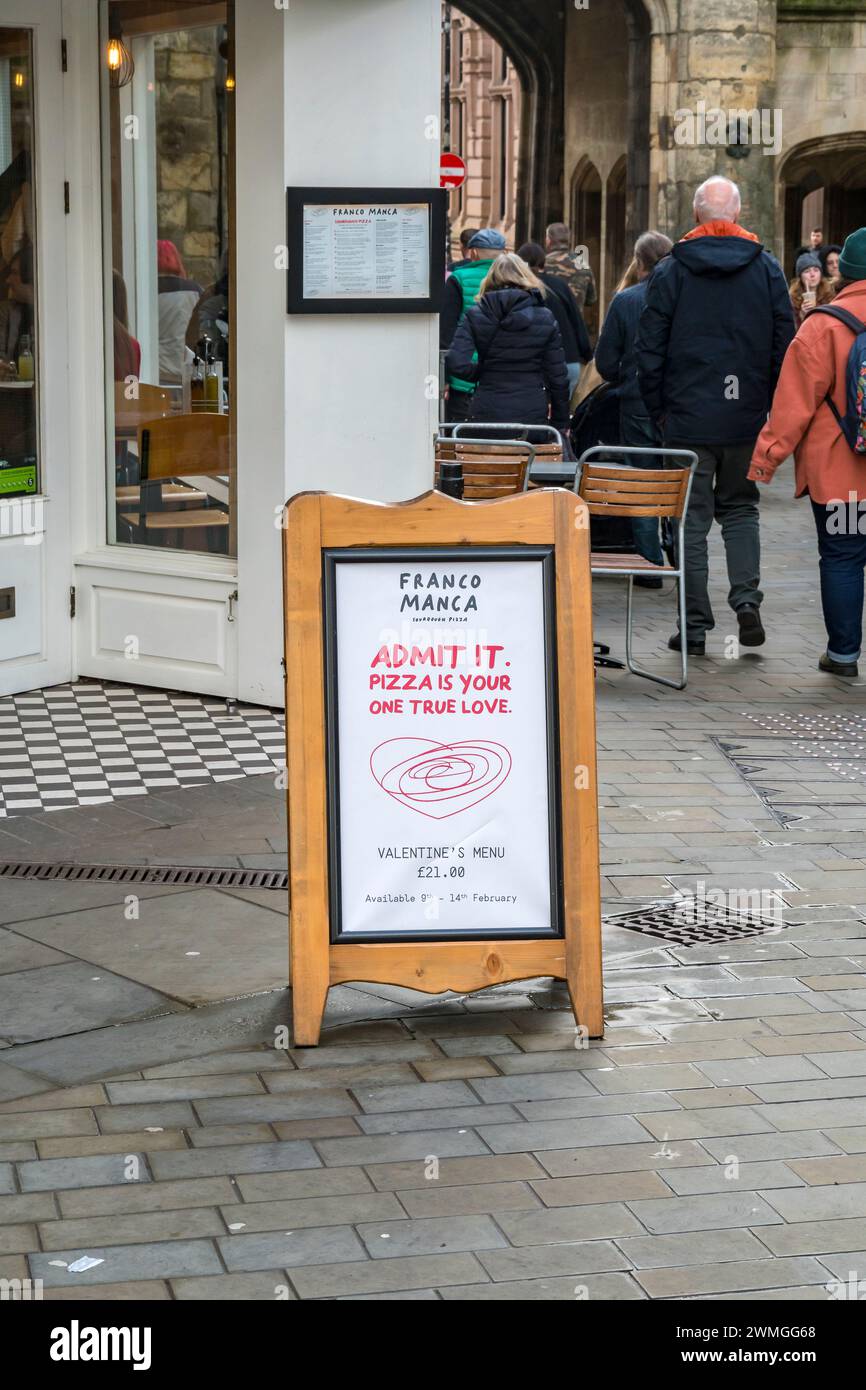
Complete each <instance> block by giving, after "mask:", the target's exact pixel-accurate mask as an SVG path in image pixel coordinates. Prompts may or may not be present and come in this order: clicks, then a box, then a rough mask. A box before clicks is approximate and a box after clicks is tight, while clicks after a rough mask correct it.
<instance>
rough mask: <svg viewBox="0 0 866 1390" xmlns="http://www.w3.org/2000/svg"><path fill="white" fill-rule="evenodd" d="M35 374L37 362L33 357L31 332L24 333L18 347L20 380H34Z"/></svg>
mask: <svg viewBox="0 0 866 1390" xmlns="http://www.w3.org/2000/svg"><path fill="white" fill-rule="evenodd" d="M35 376H36V363H35V361H34V358H33V348H32V346H31V338H30V334H29V333H22V334H21V342H20V344H19V348H18V380H19V381H33V380H34V379H35Z"/></svg>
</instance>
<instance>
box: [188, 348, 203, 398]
mask: <svg viewBox="0 0 866 1390" xmlns="http://www.w3.org/2000/svg"><path fill="white" fill-rule="evenodd" d="M189 400H190V408H191V409H192V410H193V411H196V410H204V403H205V401H204V363H203V362H202V360H201V358H200V357H199V355H198V353H196V354H195V357H194V358H193V363H192V371H191V373H190V379H189Z"/></svg>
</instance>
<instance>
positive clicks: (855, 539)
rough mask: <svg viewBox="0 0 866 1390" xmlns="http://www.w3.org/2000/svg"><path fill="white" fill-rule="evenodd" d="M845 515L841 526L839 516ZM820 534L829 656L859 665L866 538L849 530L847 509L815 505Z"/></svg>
mask: <svg viewBox="0 0 866 1390" xmlns="http://www.w3.org/2000/svg"><path fill="white" fill-rule="evenodd" d="M840 510H841V511H842V516H841V526H842V527H843V528H846V529H844V530H841V531H840V530H838V529H837V528H838V527H839V526H840V517H839V512H840ZM812 511H813V513H814V516H815V525H816V527H817V530H818V554H819V556H820V572H821V606H822V608H823V610H824V626H825V627H826V629H827V655H828V656H829V657H830V658H831V659H832V660H833V661H856V660H857V658H858V656H859V655H860V644H861V639H862V635H863V567H864V565H866V535H861V534H860V533H859V531H858V530H856V529H854V528H853V527H852V528H848V509H847V508H845V509H839V508H837V507H825V506H824V505H823V504H822V503H820V502H813V503H812ZM858 519H859V513H858Z"/></svg>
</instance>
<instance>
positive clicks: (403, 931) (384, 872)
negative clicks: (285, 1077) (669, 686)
mask: <svg viewBox="0 0 866 1390" xmlns="http://www.w3.org/2000/svg"><path fill="white" fill-rule="evenodd" d="M324 562H325V569H324V580H325V610H324V618H325V632H326V635H327V645H326V652H325V689H326V692H327V709H326V718H327V732H328V756H329V767H330V776H329V795H330V800H329V830H330V846H329V854H330V863H331V875H330V883H331V936H332V940H335V941H341V940H362V941H385V940H397V941H400V940H404V941H405V940H414V939H417V938H419V937H420V938H426V939H429V940H442V939H446V938H455V937H456V938H461V939H478V938H483V937H491V936H493V937H498V936H503V935H506V936H512V935H517V936H521V937H535V936H551V935H561V907H560V876H559V861H560V842H559V816H558V798H557V796H556V788H557V784H558V768H557V756H558V749H557V740H556V738H555V737H554V730H555V728H556V725H557V693H556V658H555V640H554V632H553V623H554V593H553V586H554V563H553V549H552V547H550V546H547V547H544V546H541V547H537V546H523V547H512V548H507V547H505V548H503V547H496V546H478V547H475V546H464V547H462V548H461V549H458V550H454V549H444V548H443V549H439V548H434V547H430V548H428V549H418V548H417V547H403V548H394V549H387V550H377V551H374V552H369V551H358V550H349V551H340V550H328V551H326V552H325V554H324Z"/></svg>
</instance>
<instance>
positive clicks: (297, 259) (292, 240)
mask: <svg viewBox="0 0 866 1390" xmlns="http://www.w3.org/2000/svg"><path fill="white" fill-rule="evenodd" d="M447 199H448V194H447V192H446V190H445V189H443V188H312V187H292V188H287V189H286V246H287V248H288V253H289V267H288V271H287V276H286V279H287V311H288V313H289V314H438V313H439V310H440V307H441V303H442V292H443V290H444V288H445V269H446V266H445V250H446V248H445V238H446V209H447ZM355 203H369V204H376V203H379V204H385V203H391V204H394V203H396V204H399V203H426V205H427V209H428V218H429V235H430V283H429V285H428V292H427V294H426V295H425V296H424V297H423V298H421V299H390V298H387V299H375V298H364V299H305V298H304V208H305V207H306V206H311V205H322V206H325V205H328V204H337V205H339V206H347V207H348V206H351V205H352V204H355Z"/></svg>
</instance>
